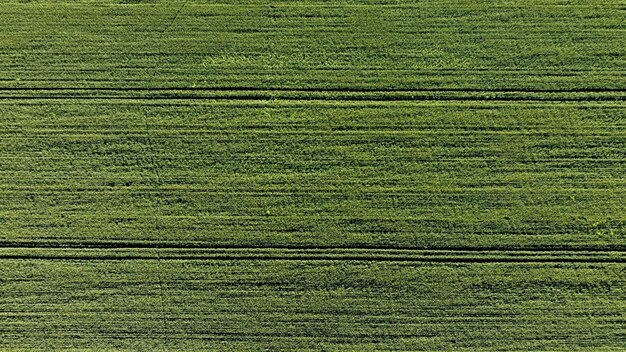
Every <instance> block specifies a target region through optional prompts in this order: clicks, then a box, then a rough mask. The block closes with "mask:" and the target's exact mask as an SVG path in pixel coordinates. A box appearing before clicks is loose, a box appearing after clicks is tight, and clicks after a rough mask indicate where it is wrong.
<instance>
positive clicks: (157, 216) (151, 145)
mask: <svg viewBox="0 0 626 352" xmlns="http://www.w3.org/2000/svg"><path fill="white" fill-rule="evenodd" d="M188 1H189V0H185V1H183V2H182V4H181V6H180V7H179V8H178V10H177V11H176V13H175V15H174V16H173V17H172V19H171V20H170V21H169V22H168V24H167V25H166V26H165V27H163V30H161V31H160V32H159V35H158V37H157V38H158V40H159V41H160V40H162V39H163V38H164V36H165V33H166V32H167V31H168V30H169V29H170V28H171V27H172V26H173V25H174V23H175V22H176V20H177V19H178V16H179V15H180V14H181V12H182V11H183V9H184V8H185V6H186V5H187V2H188ZM166 6H167V4H166ZM157 52H158V53H159V54H161V55H164V54H166V53H165V52H164V51H163V50H162V49H159V47H157ZM159 58H160V57H159V56H157V60H156V61H155V63H154V67H153V68H152V74H150V75H149V78H148V80H147V81H146V85H147V88H148V89H151V88H154V87H153V86H152V85H153V84H152V83H153V81H154V79H155V78H156V77H157V75H158V73H159V61H158V60H159ZM143 118H144V123H145V124H144V126H145V136H146V144H147V146H148V152H149V154H150V158H149V159H150V168H151V170H152V173H153V174H154V186H155V191H156V192H155V194H156V199H155V202H154V210H155V211H154V216H153V217H154V222H155V228H156V232H157V235H159V234H160V233H161V231H162V230H163V224H162V222H161V218H160V214H161V207H160V202H161V192H160V189H161V176H160V174H159V167H158V165H157V161H156V151H155V149H154V143H153V141H152V134H151V126H150V117H149V111H148V110H144V114H143ZM154 254H155V256H156V259H157V270H156V279H157V285H158V287H159V301H160V302H159V303H160V306H161V322H162V329H163V332H162V334H163V336H162V337H161V338H162V339H163V340H164V341H166V340H167V332H168V322H167V314H166V312H165V294H164V292H163V287H164V281H165V279H164V276H163V272H162V261H161V256H160V254H159V249H158V248H155V249H154Z"/></svg>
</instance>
